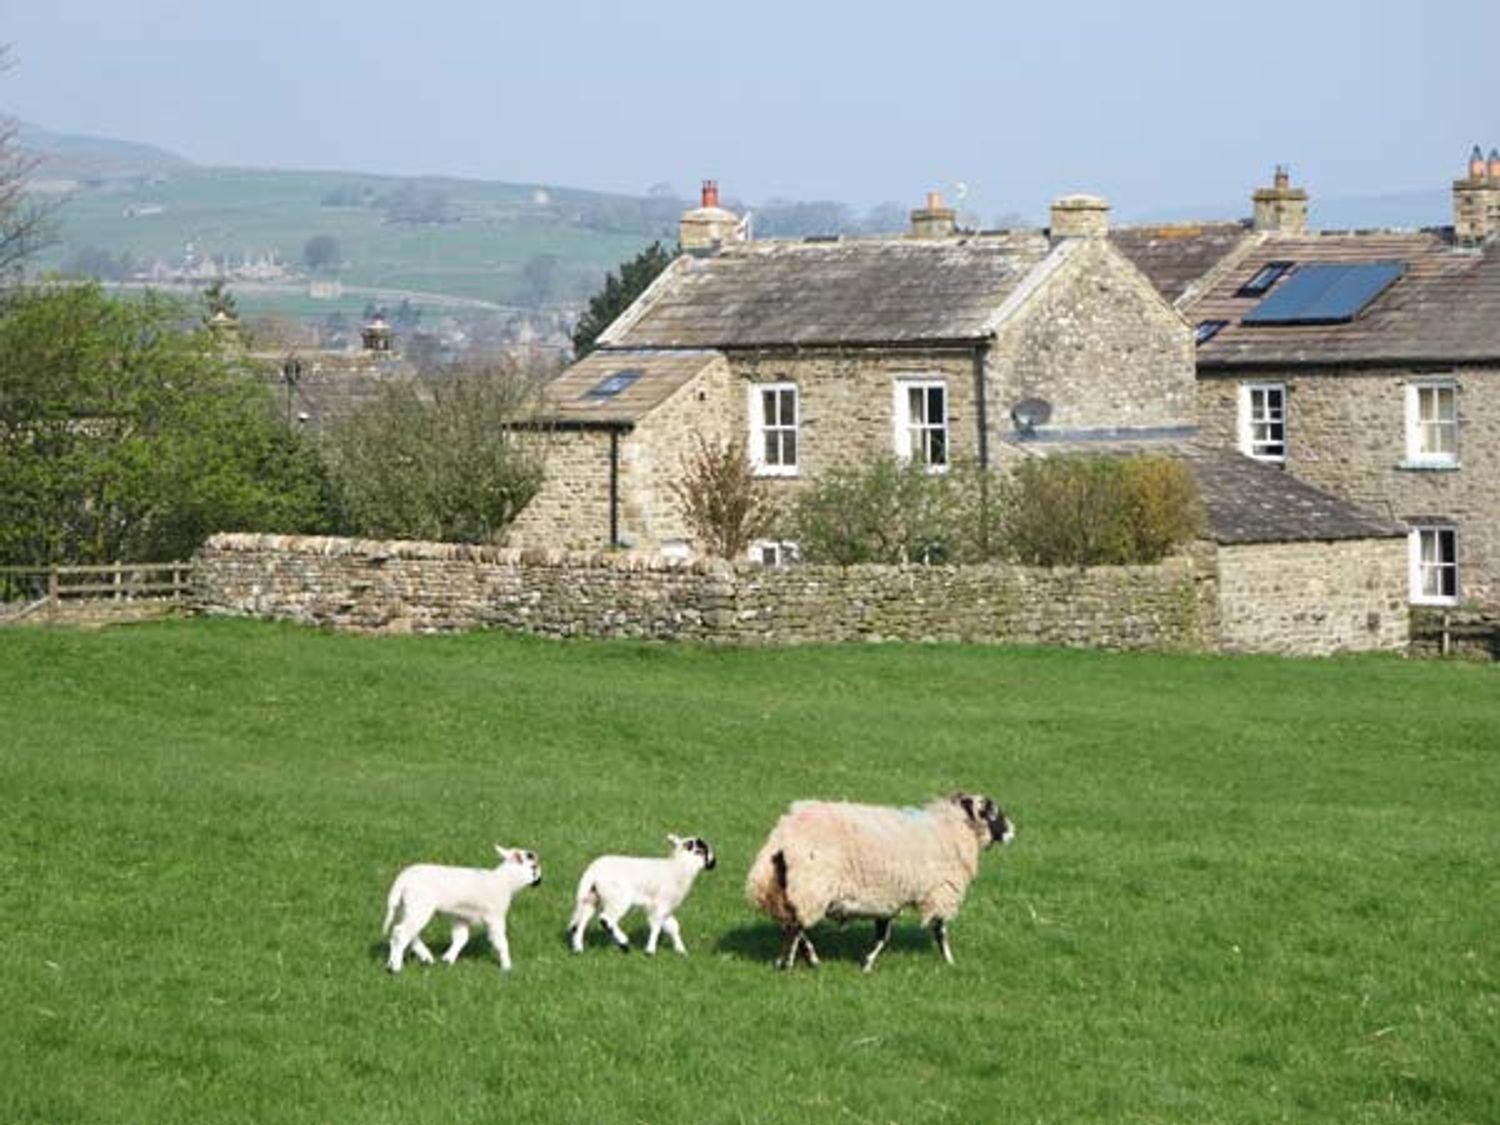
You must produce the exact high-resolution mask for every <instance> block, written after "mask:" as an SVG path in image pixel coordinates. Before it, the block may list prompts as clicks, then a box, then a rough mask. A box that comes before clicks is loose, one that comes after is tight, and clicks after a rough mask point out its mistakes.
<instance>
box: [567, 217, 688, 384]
mask: <svg viewBox="0 0 1500 1125" xmlns="http://www.w3.org/2000/svg"><path fill="white" fill-rule="evenodd" d="M676 257H677V250H676V248H675V247H674V248H673V249H671V250H668V249H667V248H666V247H665V246H663V245H662V244H661V243H660V242H659V241H658V242H653V243H652V244H651V245H650V246H648V247H646V248H645V249H644V250H642V251H641V252H640V253H639V254H637V255H636V256H635V257H634V258H631V259H630V261H628V262H623V263H621V265H620V273H619V276H618V277H617V276H615V274H613V273H610V274H607V275H606V276H605V278H604V288H603V289H601V290H600V291H599V292H598V293H597V294H596V295H595V296H593V297H592V298H590V299H589V307H588V308H587V309H586V310H584V313H583V315H582V316H580V317H579V318H578V323H577V325H575V326H574V328H573V358H574V359H582V358H583V357H584V356H586V355H588V354H589V352H591V351H593V350H594V341H595V340H596V339H598V338H599V334H600V333H601V332H603V331H604V330H605V329H606V328H608V327H609V326H610V324H612V323H613V322H614V320H615V318H616V317H617V316H619V315H620V314H621V313H622V312H624V311H625V310H626V309H628V308H629V307H630V306H631V303H632V302H634V301H635V299H636V298H637V297H639V296H640V295H641V294H642V293H644V292H645V291H646V287H647V286H649V285H650V284H651V283H652V282H653V281H655V280H656V279H657V277H658V276H660V274H661V272H662V270H664V269H666V268H667V267H668V266H669V265H671V264H672V260H673V259H674V258H676Z"/></svg>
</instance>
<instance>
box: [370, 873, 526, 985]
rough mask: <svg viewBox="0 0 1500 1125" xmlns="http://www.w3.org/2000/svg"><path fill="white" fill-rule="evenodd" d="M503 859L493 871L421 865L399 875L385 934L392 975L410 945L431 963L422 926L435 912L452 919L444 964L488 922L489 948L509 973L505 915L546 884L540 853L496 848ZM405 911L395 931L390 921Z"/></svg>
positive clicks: (388, 900)
mask: <svg viewBox="0 0 1500 1125" xmlns="http://www.w3.org/2000/svg"><path fill="white" fill-rule="evenodd" d="M495 851H496V852H498V853H499V855H500V863H499V866H497V867H495V868H494V869H493V870H486V869H484V868H482V867H443V866H441V865H440V864H436V863H418V864H414V865H413V866H411V867H408V868H407V869H406V870H404V871H402V872H401V874H399V875H397V876H396V881H395V882H394V883H393V884H391V893H390V894H389V895H388V896H387V898H386V909H385V925H384V927H382V929H381V933H385V932H386V931H389V932H390V935H391V960H390V966H391V972H393V973H399V972H400V971H401V962H402V961H403V960H404V959H405V956H406V949H407V946H410V947H411V949H412V952H414V953H415V954H416V955H417V959H418V960H419V961H421V962H422V963H423V964H426V965H430V964H432V952H431V951H430V950H429V949H428V948H427V946H426V945H425V944H423V942H422V927H423V926H425V925H427V923H428V922H429V921H430V920H431V919H432V916H433V915H434V914H448V915H451V916H452V918H453V941H452V943H451V944H450V945H449V946H448V951H447V952H446V953H444V954H443V960H444V961H446V962H447V963H448V964H450V965H451V964H453V962H454V961H456V960H457V959H458V955H459V953H460V952H461V951H462V950H463V947H464V945H465V943H467V942H468V940H469V927H470V926H474V925H478V924H481V923H482V924H483V925H484V927H485V929H486V930H488V931H489V935H490V944H491V945H492V946H494V947H495V953H496V955H498V956H499V958H500V967H501V968H502V969H504V970H505V971H506V972H509V971H510V943H509V942H508V941H507V940H506V936H505V915H506V913H507V912H508V911H509V910H510V900H511V899H512V898H513V897H514V896H515V894H516V892H517V891H519V890H522V889H523V888H525V887H530V886H535V885H536V884H537V883H540V882H541V881H542V867H541V864H540V863H538V862H537V858H536V853H535V852H529V851H522V850H521V849H519V848H502V847H501V846H500V845H499V844H496V845H495ZM398 910H399V911H400V915H401V917H400V920H399V921H398V922H396V925H395V928H394V929H392V928H391V921H392V919H394V918H395V917H396V914H397V911H398Z"/></svg>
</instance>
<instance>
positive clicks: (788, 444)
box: [781, 430, 797, 465]
mask: <svg viewBox="0 0 1500 1125" xmlns="http://www.w3.org/2000/svg"><path fill="white" fill-rule="evenodd" d="M781 438H782V444H781V454H782V462H781V463H782V464H783V465H795V464H796V463H797V431H796V430H788V431H786V433H784V434H782V435H781Z"/></svg>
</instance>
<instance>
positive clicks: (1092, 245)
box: [987, 239, 1195, 432]
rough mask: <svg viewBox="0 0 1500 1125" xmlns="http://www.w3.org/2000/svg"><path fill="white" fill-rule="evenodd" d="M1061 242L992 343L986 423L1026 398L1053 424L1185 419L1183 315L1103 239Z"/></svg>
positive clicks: (1190, 376)
mask: <svg viewBox="0 0 1500 1125" xmlns="http://www.w3.org/2000/svg"><path fill="white" fill-rule="evenodd" d="M1067 249H1068V251H1069V253H1068V254H1067V256H1066V258H1065V259H1063V260H1061V261H1060V262H1059V264H1057V265H1056V266H1055V267H1054V268H1055V272H1053V273H1052V274H1051V276H1049V277H1048V278H1047V279H1046V281H1045V283H1044V284H1042V285H1041V286H1040V287H1039V288H1038V290H1037V291H1036V293H1034V294H1033V295H1032V296H1031V297H1030V299H1029V300H1028V301H1027V302H1026V303H1025V304H1024V305H1023V306H1022V307H1021V308H1019V309H1017V310H1016V311H1015V312H1014V313H1013V314H1012V315H1011V316H1010V317H1009V318H1008V319H1007V320H1006V321H1005V322H1004V323H1003V324H1002V325H1001V326H1000V329H999V332H998V333H997V335H996V338H995V342H994V344H993V346H992V347H991V349H990V352H989V357H988V375H987V384H988V392H989V395H990V403H989V409H988V416H989V417H988V421H989V424H990V426H991V427H992V432H996V431H1000V430H1004V431H1007V432H1008V431H1009V430H1010V428H1011V421H1010V410H1011V407H1013V406H1014V405H1015V404H1016V403H1017V402H1019V401H1020V400H1022V399H1025V398H1041V399H1045V400H1046V401H1047V402H1049V403H1051V404H1052V419H1051V421H1050V423H1049V425H1050V426H1051V427H1052V428H1054V429H1062V430H1072V429H1093V428H1107V429H1114V428H1127V427H1128V428H1137V427H1159V426H1190V425H1193V424H1194V422H1195V417H1194V413H1195V402H1194V373H1193V364H1194V352H1193V334H1192V330H1191V329H1190V328H1189V327H1188V325H1187V322H1186V321H1185V320H1183V318H1182V316H1181V314H1179V313H1178V312H1177V311H1176V310H1175V309H1173V308H1172V307H1171V306H1170V305H1168V304H1167V303H1166V302H1165V301H1163V300H1162V298H1161V295H1160V294H1159V293H1158V292H1157V291H1156V289H1155V287H1154V286H1153V285H1152V284H1151V282H1150V281H1148V280H1147V279H1146V277H1145V275H1144V274H1142V273H1141V272H1140V271H1139V270H1138V269H1136V267H1135V266H1134V265H1132V264H1131V263H1130V261H1129V259H1127V258H1126V257H1125V256H1124V255H1123V254H1121V253H1120V252H1119V251H1118V250H1116V249H1115V248H1114V247H1113V246H1111V245H1110V244H1109V243H1108V242H1106V241H1105V240H1103V239H1082V240H1080V241H1078V242H1076V243H1072V244H1070V246H1069V247H1068V248H1067ZM1049 261H1050V260H1049ZM1040 268H1042V269H1048V268H1049V267H1048V265H1046V264H1044V265H1043V266H1042V267H1040Z"/></svg>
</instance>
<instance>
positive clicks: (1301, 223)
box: [1250, 164, 1307, 234]
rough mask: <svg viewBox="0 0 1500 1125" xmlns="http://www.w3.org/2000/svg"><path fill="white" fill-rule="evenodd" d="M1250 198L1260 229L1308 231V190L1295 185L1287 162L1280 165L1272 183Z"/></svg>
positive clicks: (1257, 225) (1277, 166)
mask: <svg viewBox="0 0 1500 1125" xmlns="http://www.w3.org/2000/svg"><path fill="white" fill-rule="evenodd" d="M1250 199H1251V202H1252V203H1253V205H1254V207H1255V212H1254V215H1255V217H1254V221H1253V223H1252V225H1253V226H1254V228H1255V229H1256V230H1259V231H1275V232H1277V233H1279V234H1305V233H1306V232H1307V192H1306V191H1304V190H1303V189H1302V188H1294V187H1293V186H1292V177H1291V173H1290V172H1288V171H1287V169H1286V165H1284V164H1278V165H1276V173H1275V175H1273V176H1272V177H1271V186H1270V187H1268V188H1261V189H1260V190H1258V191H1257V192H1256V193H1255V194H1254V195H1253V196H1251V197H1250Z"/></svg>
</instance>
